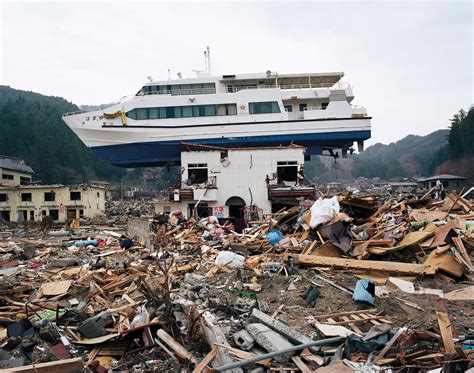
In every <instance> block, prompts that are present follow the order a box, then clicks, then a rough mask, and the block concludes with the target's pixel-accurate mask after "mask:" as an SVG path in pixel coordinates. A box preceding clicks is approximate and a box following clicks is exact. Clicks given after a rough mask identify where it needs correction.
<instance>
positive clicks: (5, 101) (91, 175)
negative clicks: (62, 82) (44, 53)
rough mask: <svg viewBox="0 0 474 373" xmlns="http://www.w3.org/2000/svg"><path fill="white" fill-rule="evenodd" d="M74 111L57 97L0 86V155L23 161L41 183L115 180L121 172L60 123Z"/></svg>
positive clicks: (68, 103) (73, 106)
mask: <svg viewBox="0 0 474 373" xmlns="http://www.w3.org/2000/svg"><path fill="white" fill-rule="evenodd" d="M76 110H78V107H77V106H76V105H74V104H72V103H70V102H67V101H66V100H64V99H63V98H60V97H52V96H43V95H40V94H38V93H33V92H26V91H20V90H16V89H12V88H10V87H7V86H0V134H1V136H0V138H1V145H0V155H10V156H15V157H20V158H23V159H25V161H26V162H27V164H28V165H30V166H31V167H32V168H33V169H34V170H35V172H36V173H35V175H34V179H35V180H41V181H43V182H45V183H80V182H87V181H90V180H97V179H101V180H113V179H119V178H120V177H122V175H124V173H125V172H124V170H122V169H120V168H118V167H115V166H112V165H110V164H109V163H106V162H104V161H102V160H101V159H99V158H97V157H95V156H94V155H93V153H92V152H91V151H90V150H88V149H87V147H86V146H85V145H84V144H83V143H82V142H81V141H80V140H79V139H78V138H77V137H76V135H74V133H73V132H72V131H71V130H70V129H69V128H68V127H67V126H66V125H65V123H64V122H63V121H62V119H61V115H62V114H63V113H65V112H68V111H76Z"/></svg>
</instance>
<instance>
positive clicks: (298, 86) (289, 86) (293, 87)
mask: <svg viewBox="0 0 474 373" xmlns="http://www.w3.org/2000/svg"><path fill="white" fill-rule="evenodd" d="M349 86H350V84H349V83H336V84H332V83H315V84H283V85H248V86H228V87H227V92H228V93H236V92H239V91H242V90H246V89H272V88H273V89H275V88H278V89H283V90H300V89H317V88H334V89H346V88H348V87H349Z"/></svg>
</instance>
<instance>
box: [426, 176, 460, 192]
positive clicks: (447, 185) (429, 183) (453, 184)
mask: <svg viewBox="0 0 474 373" xmlns="http://www.w3.org/2000/svg"><path fill="white" fill-rule="evenodd" d="M438 180H439V181H441V183H442V184H443V187H444V189H448V190H453V191H460V190H461V189H462V188H463V187H464V186H466V178H465V177H463V176H456V175H447V174H442V175H434V176H431V177H427V178H424V179H418V183H419V185H421V187H422V188H423V189H425V190H428V189H431V188H433V187H434V186H436V182H437V181H438Z"/></svg>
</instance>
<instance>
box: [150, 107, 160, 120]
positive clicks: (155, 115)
mask: <svg viewBox="0 0 474 373" xmlns="http://www.w3.org/2000/svg"><path fill="white" fill-rule="evenodd" d="M148 114H149V119H160V108H157V107H151V108H150V111H149V112H148Z"/></svg>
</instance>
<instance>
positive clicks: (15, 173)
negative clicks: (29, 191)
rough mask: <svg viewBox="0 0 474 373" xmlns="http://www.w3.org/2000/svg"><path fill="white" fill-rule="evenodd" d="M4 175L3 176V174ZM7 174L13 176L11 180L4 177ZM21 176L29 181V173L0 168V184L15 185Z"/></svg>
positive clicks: (18, 182)
mask: <svg viewBox="0 0 474 373" xmlns="http://www.w3.org/2000/svg"><path fill="white" fill-rule="evenodd" d="M4 175H5V176H4ZM7 175H8V176H9V175H12V176H13V180H9V179H5V178H4V177H6V176H7ZM21 177H26V178H28V179H29V180H30V181H31V175H30V174H26V173H24V172H18V171H11V170H7V169H5V168H0V185H6V186H17V185H20V184H21Z"/></svg>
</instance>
